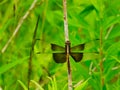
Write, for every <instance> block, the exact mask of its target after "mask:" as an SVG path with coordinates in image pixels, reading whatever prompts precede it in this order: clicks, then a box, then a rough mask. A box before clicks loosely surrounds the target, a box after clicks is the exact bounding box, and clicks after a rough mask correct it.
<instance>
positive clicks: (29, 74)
mask: <svg viewBox="0 0 120 90" xmlns="http://www.w3.org/2000/svg"><path fill="white" fill-rule="evenodd" d="M39 18H40V16H38V19H37V23H36V27H35V30H34V35H33V40H32V46H31V50H30V59H29V62H28V90H29V89H30V76H31V72H32V58H33V52H34V45H35V42H36V34H37V27H38V22H39Z"/></svg>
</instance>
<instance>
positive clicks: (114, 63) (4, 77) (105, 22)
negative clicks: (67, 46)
mask: <svg viewBox="0 0 120 90" xmlns="http://www.w3.org/2000/svg"><path fill="white" fill-rule="evenodd" d="M33 1H34V0H26V1H25V0H0V51H2V49H3V47H4V45H6V43H7V41H8V40H9V38H10V37H11V35H12V34H13V32H14V30H15V28H16V26H17V25H18V24H19V21H20V19H21V18H22V17H23V16H24V14H25V13H26V12H27V11H28V9H29V7H30V6H31V4H32V3H33ZM119 2H120V1H119V0H67V12H68V27H69V36H70V41H71V46H76V45H78V44H83V43H85V50H84V51H83V52H84V55H83V59H82V61H81V62H79V63H76V62H74V60H73V59H72V58H71V57H70V62H71V70H72V80H73V86H74V85H76V84H77V83H79V82H80V81H81V80H84V82H82V83H81V84H79V85H78V86H77V87H75V88H74V89H75V90H120V4H119ZM29 12H30V14H29V15H28V17H27V18H26V19H25V20H23V24H22V25H21V27H20V29H19V31H18V32H17V34H16V35H15V37H14V38H13V40H12V41H11V43H10V44H9V45H8V48H7V49H6V51H5V52H4V53H1V52H0V88H2V89H3V90H23V89H24V90H27V87H28V86H27V83H28V79H27V77H28V61H29V58H28V57H29V55H30V50H31V45H32V37H33V33H34V28H35V26H36V21H37V18H38V15H40V20H39V24H38V31H37V37H36V39H40V40H37V41H36V44H35V46H34V55H33V57H32V59H33V60H32V71H31V82H30V90H35V89H39V90H67V88H68V87H67V86H68V85H67V81H68V80H67V79H68V77H67V65H66V63H64V64H57V63H55V62H54V60H53V58H52V51H51V46H50V44H51V43H54V44H57V45H60V46H64V43H65V42H64V40H65V39H64V23H63V22H64V21H63V5H62V0H37V3H36V4H35V7H34V8H33V10H31V11H29ZM101 31H102V38H101V34H100V33H101ZM95 39H99V40H95ZM100 41H102V45H100ZM101 49H102V55H101V54H100V52H101ZM38 52H43V53H41V54H36V53H38ZM94 52H98V53H94ZM58 58H59V57H58ZM101 58H102V59H103V63H102V66H103V71H102V69H101V67H102V66H101V65H100V64H101ZM48 77H49V78H48ZM102 82H103V83H102Z"/></svg>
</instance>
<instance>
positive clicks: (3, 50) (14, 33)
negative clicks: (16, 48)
mask: <svg viewBox="0 0 120 90" xmlns="http://www.w3.org/2000/svg"><path fill="white" fill-rule="evenodd" d="M36 3H37V0H34V1H33V3H32V4H31V6H30V8H29V9H28V11H27V12H26V13H25V15H24V16H23V17H22V18H21V19H20V21H19V22H18V25H17V27H16V28H15V30H14V32H13V34H12V36H11V37H10V39H9V40H8V42H7V43H6V44H5V46H4V47H3V49H2V51H1V52H2V53H4V52H5V50H6V49H7V47H8V45H9V44H10V42H11V41H12V40H13V38H14V37H15V35H16V34H17V32H18V31H19V29H20V27H21V25H22V24H23V22H24V20H25V19H26V18H27V17H28V15H29V14H30V11H31V10H32V9H33V8H34V7H35V4H36Z"/></svg>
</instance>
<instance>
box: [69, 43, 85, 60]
mask: <svg viewBox="0 0 120 90" xmlns="http://www.w3.org/2000/svg"><path fill="white" fill-rule="evenodd" d="M84 46H85V44H80V45H77V46H74V47H72V48H71V49H70V55H71V56H72V58H73V59H74V60H75V61H76V62H79V61H81V60H82V57H83V53H82V52H80V51H83V50H84Z"/></svg>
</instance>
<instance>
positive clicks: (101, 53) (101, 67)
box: [100, 27, 104, 90]
mask: <svg viewBox="0 0 120 90" xmlns="http://www.w3.org/2000/svg"><path fill="white" fill-rule="evenodd" d="M102 36H103V28H102V27H101V28H100V79H101V81H100V82H101V87H103V86H104V78H103V69H104V68H103V62H104V60H103V49H102V48H103V38H102ZM101 90H102V88H101Z"/></svg>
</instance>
